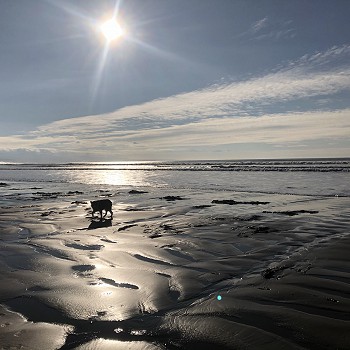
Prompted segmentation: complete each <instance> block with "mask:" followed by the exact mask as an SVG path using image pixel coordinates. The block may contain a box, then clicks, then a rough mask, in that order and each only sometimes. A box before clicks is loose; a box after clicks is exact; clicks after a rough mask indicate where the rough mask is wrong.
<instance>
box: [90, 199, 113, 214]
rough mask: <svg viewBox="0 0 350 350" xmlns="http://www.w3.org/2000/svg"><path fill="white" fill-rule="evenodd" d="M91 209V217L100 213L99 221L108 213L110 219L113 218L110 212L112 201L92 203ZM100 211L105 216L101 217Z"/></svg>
mask: <svg viewBox="0 0 350 350" xmlns="http://www.w3.org/2000/svg"><path fill="white" fill-rule="evenodd" d="M90 203H91V208H92V216H94V214H95V213H96V212H97V211H98V212H100V216H101V219H102V217H105V216H106V215H107V213H108V212H110V213H111V217H113V211H112V204H113V203H112V201H110V200H109V199H101V200H98V201H92V202H90ZM102 210H104V211H105V215H103V216H102Z"/></svg>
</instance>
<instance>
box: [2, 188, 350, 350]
mask: <svg viewBox="0 0 350 350" xmlns="http://www.w3.org/2000/svg"><path fill="white" fill-rule="evenodd" d="M2 191H3V192H2V194H3V197H2V199H3V201H2V203H3V205H2V206H1V211H0V245H1V250H0V274H1V284H0V308H1V310H0V326H1V328H0V348H1V349H10V348H22V349H75V348H77V349H126V348H129V349H213V348H218V349H219V348H220V349H349V348H350V301H349V296H350V285H349V282H350V267H349V260H350V258H349V253H348V252H349V248H350V236H349V228H350V210H349V208H350V205H349V204H350V199H349V198H347V197H344V198H340V197H321V196H320V197H312V196H297V195H273V194H254V193H243V192H242V193H237V192H229V191H227V192H222V191H221V192H216V191H206V192H203V191H199V190H198V191H194V190H192V191H186V190H169V189H161V188H159V189H154V188H152V189H148V188H123V189H118V188H113V187H110V188H108V187H104V188H100V189H97V190H96V189H93V188H92V187H88V186H85V187H84V186H82V185H81V186H79V188H78V189H76V188H74V189H73V188H69V187H68V188H67V187H61V188H55V187H54V186H51V188H48V187H45V185H42V186H38V188H35V189H33V188H32V189H30V188H26V189H24V188H23V185H22V187H21V188H18V185H17V184H15V183H10V184H9V186H6V187H5V186H4V187H3V188H2ZM99 198H101V199H102V198H109V199H111V200H112V201H113V203H114V205H113V211H114V217H113V220H111V219H110V218H109V217H108V216H107V217H106V219H104V220H102V221H99V220H98V219H92V218H91V209H90V206H89V203H88V202H89V201H90V200H96V199H99ZM7 202H8V203H7Z"/></svg>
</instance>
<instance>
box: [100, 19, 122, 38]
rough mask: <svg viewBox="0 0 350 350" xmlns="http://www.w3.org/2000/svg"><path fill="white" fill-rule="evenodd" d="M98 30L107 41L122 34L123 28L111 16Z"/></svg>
mask: <svg viewBox="0 0 350 350" xmlns="http://www.w3.org/2000/svg"><path fill="white" fill-rule="evenodd" d="M100 31H101V32H102V34H103V35H104V37H105V38H106V40H107V41H108V42H111V41H113V40H115V39H118V38H120V37H121V36H122V35H123V34H124V30H123V28H122V27H121V26H120V25H119V23H118V22H117V21H116V20H115V19H113V18H112V19H110V20H108V21H106V22H104V23H103V24H101V26H100Z"/></svg>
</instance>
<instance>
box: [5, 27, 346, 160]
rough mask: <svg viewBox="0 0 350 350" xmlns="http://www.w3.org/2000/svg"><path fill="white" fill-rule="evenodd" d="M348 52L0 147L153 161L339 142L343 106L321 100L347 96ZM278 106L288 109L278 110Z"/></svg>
mask: <svg viewBox="0 0 350 350" xmlns="http://www.w3.org/2000/svg"><path fill="white" fill-rule="evenodd" d="M263 25H264V22H262V23H261V24H260V27H262V26H263ZM349 56H350V47H349V46H343V47H334V48H332V49H330V50H328V51H326V52H319V53H315V54H314V55H309V56H304V57H302V58H301V59H300V60H298V61H294V62H289V63H287V64H286V65H285V66H283V67H280V68H279V69H278V70H276V71H275V72H272V73H269V74H266V75H264V76H260V77H254V78H252V79H249V80H246V81H239V82H227V83H223V84H217V85H213V86H210V87H208V88H205V89H202V90H197V91H192V92H188V93H183V94H179V95H175V96H170V97H168V98H163V99H159V100H154V101H150V102H147V103H143V104H140V105H135V106H129V107H125V108H122V109H119V110H117V111H115V112H113V113H110V114H105V115H98V116H85V117H78V118H72V119H64V120H60V121H56V122H54V123H50V124H47V125H43V126H41V127H39V128H38V129H37V130H35V131H33V132H31V133H29V134H27V135H14V136H8V137H2V138H0V145H1V149H2V150H16V149H20V148H23V149H28V150H33V151H36V150H46V151H51V152H66V151H67V150H69V151H70V152H72V154H76V155H77V160H79V159H78V158H79V155H80V156H83V155H84V156H86V155H87V154H88V155H91V156H94V157H95V158H96V157H97V158H98V157H99V156H101V157H104V154H105V153H106V150H108V151H113V152H114V155H115V156H116V157H123V159H126V160H127V159H129V158H132V159H138V158H139V159H144V158H147V159H152V158H153V159H158V158H159V157H160V156H162V157H164V154H166V151H167V150H168V151H169V150H171V151H174V150H178V151H179V152H180V151H183V152H186V150H187V151H188V150H189V149H190V148H193V147H195V148H199V147H202V148H203V150H207V152H208V154H210V149H211V148H213V147H219V146H224V145H234V144H238V143H240V144H241V143H244V144H257V143H263V144H269V145H274V144H276V145H277V144H279V145H281V144H285V145H287V144H297V143H302V142H305V141H313V142H314V141H315V142H316V141H319V142H321V141H322V140H340V139H341V140H344V139H346V138H348V136H349V135H350V122H349V119H350V118H349V115H350V104H349V105H348V106H347V107H345V108H344V109H342V110H334V108H331V107H330V106H328V105H327V103H324V101H326V98H330V97H331V96H334V95H336V94H344V93H346V94H347V96H348V94H349V91H350V66H349V65H348V64H347V61H348V59H349ZM332 62H336V64H335V65H332ZM334 67H336V68H334ZM312 99H316V100H317V99H322V101H323V103H322V104H320V105H319V107H318V108H314V109H312V110H307V109H303V110H300V107H299V105H300V104H301V101H303V102H305V101H310V100H312ZM330 100H331V99H330ZM284 105H287V106H289V107H288V108H289V109H290V110H287V111H285V112H284V113H281V112H279V110H281V106H284ZM321 106H322V109H320V108H321ZM266 109H269V110H270V112H269V113H267V112H266ZM271 111H272V112H271ZM203 152H204V151H203ZM180 154H181V152H180V153H179V155H180Z"/></svg>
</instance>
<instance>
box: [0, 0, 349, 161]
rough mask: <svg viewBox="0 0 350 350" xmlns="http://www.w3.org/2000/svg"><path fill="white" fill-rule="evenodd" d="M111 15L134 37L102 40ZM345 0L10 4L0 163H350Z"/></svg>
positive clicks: (1, 24) (0, 83) (2, 48)
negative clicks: (330, 159) (338, 160)
mask: <svg viewBox="0 0 350 350" xmlns="http://www.w3.org/2000/svg"><path fill="white" fill-rule="evenodd" d="M113 15H114V16H116V19H117V21H118V22H119V23H120V25H121V26H122V27H123V28H124V31H125V34H124V35H123V36H122V37H120V38H118V39H117V40H115V41H113V42H110V43H108V42H106V40H105V38H104V37H103V36H102V34H101V33H100V31H99V26H100V25H101V24H102V23H103V22H104V21H105V20H107V19H109V18H111V17H113ZM349 15H350V1H348V0H308V1H305V0H124V1H122V0H98V1H97V0H70V1H68V0H1V3H0V162H39V163H40V162H74V161H142V160H200V159H261V158H265V159H275V158H314V157H318V158H322V157H324V158H328V157H350V21H349Z"/></svg>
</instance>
